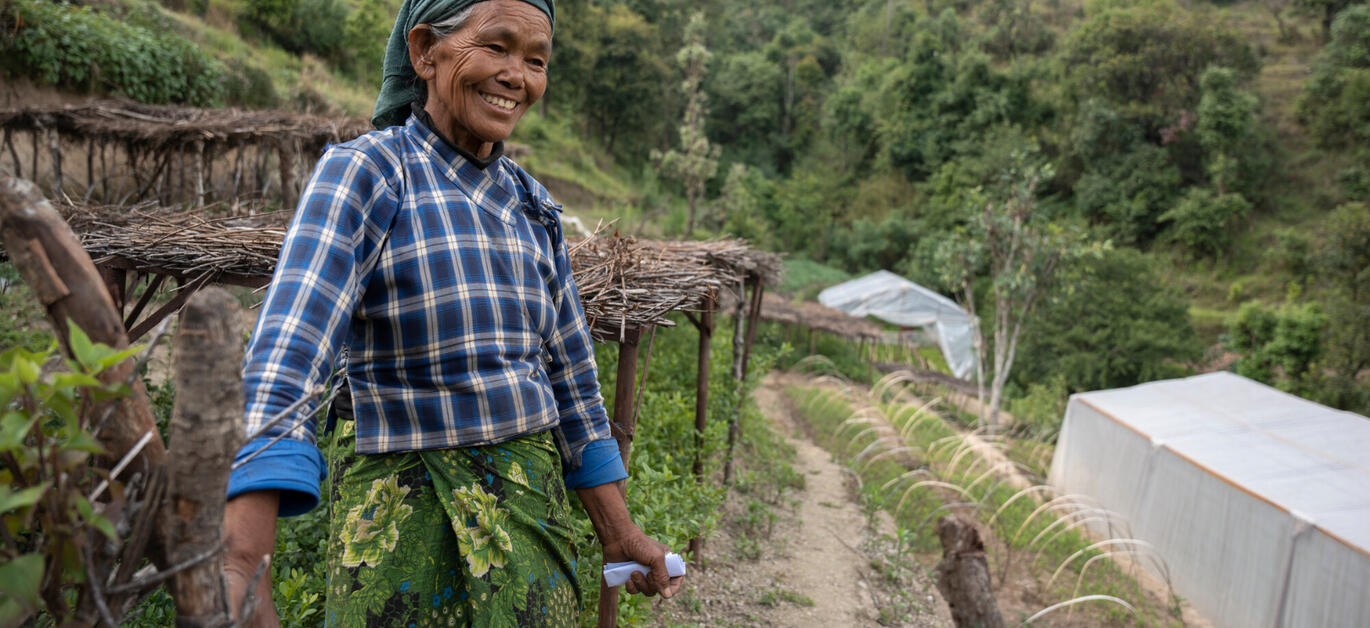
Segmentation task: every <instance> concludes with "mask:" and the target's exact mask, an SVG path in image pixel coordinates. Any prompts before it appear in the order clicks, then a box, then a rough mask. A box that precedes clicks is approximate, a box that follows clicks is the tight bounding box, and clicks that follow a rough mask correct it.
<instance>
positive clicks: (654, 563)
mask: <svg viewBox="0 0 1370 628" xmlns="http://www.w3.org/2000/svg"><path fill="white" fill-rule="evenodd" d="M576 495H577V496H579V497H580V503H581V505H583V506H585V514H588V515H590V522H591V523H593V524H594V526H595V534H596V535H597V536H599V543H600V545H601V546H603V547H604V562H606V563H616V562H623V561H628V560H631V561H633V562H637V563H642V564H643V565H646V566H647V567H648V568H649V569H651V570H652V572H651V573H650V574H646V575H644V574H641V573H634V574H633V575H632V577H631V578H630V579H629V580H628V583H627V584H626V585H625V586H626V588H627V590H628V593H641V594H643V595H646V596H648V597H650V596H653V595H656V594H658V593H660V594H661V597H664V598H670V597H672V596H674V595H675V594H676V591H679V590H680V585H681V583H683V582H685V576H676V577H674V578H672V577H671V576H670V575H669V574H667V573H666V554H667V552H670V551H671V550H670V548H668V547H666V546H665V545H664V544H662V543H661V542H659V541H657V540H656V539H653V538H652V537H650V536H647V535H646V534H644V533H643V532H642V529H641V528H639V527H637V524H635V523H633V520H632V518H630V517H629V516H628V504H627V503H626V502H624V501H623V493H621V492H619V487H618V483H616V482H611V483H609V484H601V485H599V486H592V487H590V488H579V489H576Z"/></svg>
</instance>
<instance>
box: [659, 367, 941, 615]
mask: <svg viewBox="0 0 1370 628" xmlns="http://www.w3.org/2000/svg"><path fill="white" fill-rule="evenodd" d="M756 401H757V403H758V405H759V406H760V407H761V409H762V410H763V411H764V412H765V414H766V416H767V418H769V419H770V420H771V422H772V424H773V426H774V427H775V429H776V430H777V431H778V432H779V433H781V434H784V435H785V436H786V437H787V439H788V440H789V442H790V443H791V444H792V445H793V446H794V448H795V451H796V457H795V460H794V463H793V464H794V468H795V470H796V471H798V472H799V473H801V474H802V475H803V476H804V479H805V483H804V488H803V490H800V491H796V492H794V493H792V494H791V495H790V497H791V499H792V500H793V501H792V502H791V504H792V508H786V507H784V506H781V507H777V509H776V511H777V514H779V515H780V520H779V521H778V522H777V523H776V525H775V528H774V530H773V533H772V535H771V537H770V538H769V539H764V540H762V551H761V554H762V557H761V558H760V559H759V560H746V559H744V558H741V557H740V556H739V551H738V543H739V541H740V540H742V539H743V538H744V537H742V535H741V530H740V529H739V526H738V525H737V523H736V522H737V520H738V518H739V517H740V516H741V515H742V514H743V509H744V503H745V501H746V499H745V497H743V496H739V495H737V493H736V492H733V493H730V494H729V497H728V502H727V505H726V508H727V513H726V514H725V516H724V521H725V524H724V526H723V528H722V529H721V530H720V531H719V532H718V533H716V534H714V535H713V536H711V537H710V539H709V542H708V544H707V545H706V547H705V549H704V555H705V558H706V568H705V569H704V570H695V571H694V572H693V573H692V574H691V575H690V577H689V578H688V579H687V581H686V582H687V584H686V587H687V589H686V591H685V592H683V593H682V594H681V595H680V596H678V597H677V598H676V599H675V600H674V601H673V602H668V603H664V604H663V606H662V607H661V609H660V610H661V611H662V615H660V617H661V618H662V619H661V621H660V624H662V625H678V624H692V625H698V624H713V625H728V626H828V627H834V628H835V627H837V626H878V625H889V626H920V627H921V626H951V625H952V624H951V614H950V611H948V610H947V607H946V603H945V602H943V601H942V599H941V596H940V595H939V594H938V593H937V590H936V588H935V587H934V586H933V584H932V582H931V581H930V580H927V579H926V578H920V579H919V581H918V582H917V583H916V585H915V587H914V589H915V594H916V596H917V600H918V602H919V603H918V607H917V608H914V609H913V610H912V611H911V612H910V611H909V610H908V609H906V608H904V607H896V606H895V605H894V604H893V602H892V600H894V599H895V593H896V592H895V591H892V590H891V589H890V588H889V584H888V582H887V581H886V579H885V578H884V577H883V576H882V575H881V574H880V573H879V572H877V571H876V570H875V569H874V568H873V567H872V561H875V560H877V559H878V556H877V555H875V553H874V552H875V550H873V549H872V546H873V545H878V543H872V541H875V540H876V539H877V538H878V537H879V536H880V535H881V534H882V533H886V534H887V533H889V532H890V530H891V527H892V526H891V524H890V522H889V521H888V519H887V518H880V519H877V520H876V521H875V525H874V529H872V527H871V526H870V525H868V522H867V518H866V516H865V515H864V514H863V512H862V509H861V506H860V505H858V503H857V498H856V492H855V486H854V480H853V479H852V478H851V475H850V472H849V471H847V470H846V469H845V467H843V466H842V465H840V464H838V463H836V462H833V460H832V458H831V456H830V455H829V454H828V452H826V451H824V450H823V449H822V448H820V447H819V446H818V445H816V444H814V443H813V442H812V441H811V440H809V439H808V438H807V437H806V436H804V434H803V431H802V430H801V429H800V426H799V423H798V422H797V421H796V420H795V418H794V417H793V416H791V414H790V409H789V404H788V403H787V402H786V401H785V400H784V398H783V391H782V389H781V386H780V384H779V382H778V380H777V379H776V376H775V375H771V376H768V377H767V379H766V380H765V382H764V383H763V386H762V387H761V388H760V389H758V390H757V392H756ZM748 462H749V463H750V464H752V465H756V464H766V461H755V460H753V461H748ZM880 514H881V516H882V517H883V513H880ZM882 608H883V609H884V613H883V616H882Z"/></svg>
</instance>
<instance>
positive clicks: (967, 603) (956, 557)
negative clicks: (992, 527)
mask: <svg viewBox="0 0 1370 628" xmlns="http://www.w3.org/2000/svg"><path fill="white" fill-rule="evenodd" d="M937 536H938V538H940V539H941V540H942V562H940V563H938V564H937V590H938V591H941V592H942V598H943V599H945V600H946V601H947V606H949V607H950V608H951V619H952V621H954V622H956V626H957V628H971V627H974V628H1003V626H1004V617H1003V616H1002V615H1000V614H999V604H998V603H997V602H995V600H994V590H993V589H992V588H990V574H989V561H987V560H985V543H984V541H982V540H981V539H980V532H979V531H978V530H977V529H976V528H975V526H974V525H973V524H971V523H970V522H968V521H966V520H964V519H962V518H960V517H958V516H955V515H952V516H949V517H942V518H941V519H940V520H938V521H937Z"/></svg>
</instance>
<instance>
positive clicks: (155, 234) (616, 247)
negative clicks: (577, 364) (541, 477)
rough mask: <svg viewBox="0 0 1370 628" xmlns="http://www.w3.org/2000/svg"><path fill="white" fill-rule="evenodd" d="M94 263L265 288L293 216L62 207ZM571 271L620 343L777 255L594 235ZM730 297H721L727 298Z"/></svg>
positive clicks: (597, 328) (598, 323) (726, 243)
mask: <svg viewBox="0 0 1370 628" xmlns="http://www.w3.org/2000/svg"><path fill="white" fill-rule="evenodd" d="M58 210H59V211H60V212H61V213H62V215H63V216H64V217H65V218H66V219H67V222H68V223H69V224H70V225H71V227H72V230H73V231H75V232H76V234H77V236H78V237H80V239H81V243H82V245H83V246H84V247H85V248H86V251H87V252H88V253H89V254H90V256H91V258H92V259H93V260H95V263H96V264H97V265H100V266H105V267H107V268H118V269H123V270H128V271H139V272H144V273H150V274H159V275H169V276H172V277H175V278H177V279H178V280H180V281H181V282H182V283H183V284H184V283H186V282H189V281H194V282H197V283H228V284H234V285H243V286H249V287H259V286H263V285H266V283H267V282H269V281H270V280H271V275H272V273H273V272H275V267H276V259H277V257H278V256H279V254H280V248H281V242H282V240H283V239H284V237H285V233H286V230H287V227H288V224H289V220H290V212H273V213H267V214H259V215H256V216H223V217H216V216H215V215H214V214H213V213H212V212H209V211H206V210H186V211H169V210H165V209H157V208H155V207H153V206H143V207H134V208H127V207H123V208H121V207H77V206H71V205H58ZM569 253H570V256H571V267H572V272H573V273H574V275H575V278H576V284H577V286H578V288H579V290H580V298H581V302H582V304H583V306H584V309H585V315H586V318H587V319H588V320H589V322H590V324H591V331H592V333H593V334H594V336H595V337H596V338H598V339H600V340H618V339H621V338H622V336H623V334H624V333H626V332H627V331H628V330H631V329H632V328H635V327H641V326H646V325H663V326H669V325H672V324H673V323H672V322H671V321H670V320H668V319H667V318H666V315H667V314H668V313H670V312H673V311H680V310H684V311H698V310H701V309H704V308H705V307H706V303H707V302H708V301H709V300H711V299H713V298H715V297H716V296H717V295H718V293H719V292H720V291H721V290H720V289H721V288H723V287H724V286H732V285H736V284H737V283H738V282H739V281H741V280H743V279H746V278H747V273H749V272H750V273H756V276H758V277H766V276H771V277H772V278H774V276H775V275H778V270H777V269H778V268H779V265H780V264H779V256H778V255H775V254H773V253H764V252H759V251H754V250H751V249H750V248H748V247H747V245H746V243H745V242H743V241H741V240H715V241H705V242H660V241H653V240H643V239H638V238H633V237H626V236H620V235H618V234H613V235H605V234H597V235H594V236H590V237H587V238H584V239H581V240H578V241H574V242H571V243H570V248H569ZM724 292H726V291H724Z"/></svg>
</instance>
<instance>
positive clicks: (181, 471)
mask: <svg viewBox="0 0 1370 628" xmlns="http://www.w3.org/2000/svg"><path fill="white" fill-rule="evenodd" d="M240 309H241V308H240V307H239V305H238V301H237V299H235V298H233V296H232V295H230V294H229V293H228V292H226V291H224V290H223V289H221V288H217V287H211V288H207V289H205V290H202V291H200V292H199V293H197V294H196V295H195V296H194V298H192V299H190V302H189V303H187V304H186V307H185V310H184V311H183V312H182V313H181V320H180V324H179V326H178V327H177V330H176V338H175V341H174V342H173V345H172V361H173V364H175V368H176V375H175V381H176V403H175V406H174V407H173V408H172V411H171V425H170V434H169V440H170V443H171V446H172V447H173V451H175V452H176V455H175V456H171V458H170V460H169V472H170V473H169V480H170V487H169V489H168V495H167V497H168V501H167V504H168V505H169V506H170V507H169V508H163V509H162V512H161V517H162V521H161V526H160V527H161V529H162V530H164V531H165V534H166V541H165V542H166V545H167V554H168V556H167V557H168V560H169V561H170V562H171V563H181V562H183V561H187V560H191V559H193V558H194V557H197V556H201V555H204V554H206V553H209V554H210V556H211V558H209V559H207V560H204V561H201V562H200V563H199V564H197V565H195V566H193V567H190V568H188V569H186V570H184V571H181V572H180V573H177V574H176V575H175V576H174V577H173V578H172V580H171V582H170V586H169V589H170V592H171V597H172V599H174V600H175V601H176V625H177V626H182V627H190V626H220V625H224V624H226V623H227V620H228V618H229V613H228V600H227V599H226V595H225V593H224V587H223V576H222V573H223V567H222V565H221V560H220V557H219V555H218V554H217V553H215V552H214V551H213V550H214V548H216V547H218V546H219V545H220V543H221V539H222V537H223V531H222V526H223V519H224V502H225V495H226V494H227V491H228V470H229V467H230V466H231V465H232V463H233V456H234V455H236V454H237V452H238V447H239V445H240V444H241V442H242V438H243V435H242V430H241V429H239V418H240V417H241V415H242V407H243V380H242V372H241V369H242V362H243V335H242V331H241V329H240V327H239V324H240V321H239V314H240V311H239V310H240Z"/></svg>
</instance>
